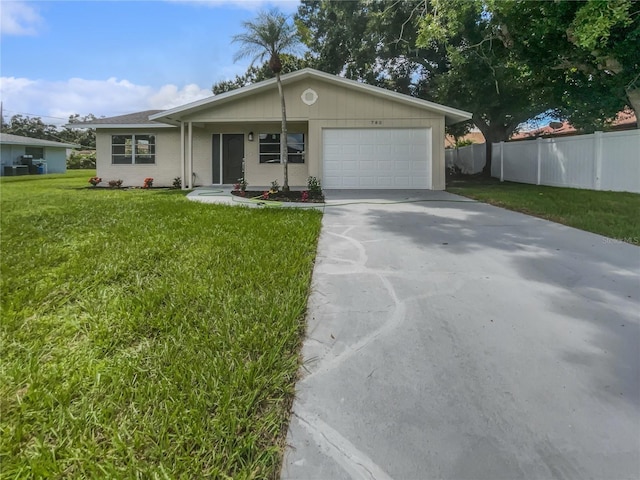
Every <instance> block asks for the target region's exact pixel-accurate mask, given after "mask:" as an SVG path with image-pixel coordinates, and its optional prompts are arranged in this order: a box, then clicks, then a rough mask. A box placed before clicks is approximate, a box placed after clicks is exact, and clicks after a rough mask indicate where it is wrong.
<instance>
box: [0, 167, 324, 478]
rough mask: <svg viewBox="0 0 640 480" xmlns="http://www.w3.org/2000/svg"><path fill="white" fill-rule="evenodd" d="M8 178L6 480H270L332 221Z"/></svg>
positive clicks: (76, 182)
mask: <svg viewBox="0 0 640 480" xmlns="http://www.w3.org/2000/svg"><path fill="white" fill-rule="evenodd" d="M94 174H95V172H93V171H74V172H71V173H69V174H66V175H48V176H40V177H16V178H3V179H2V181H1V184H0V187H1V195H2V198H1V202H2V204H1V206H2V218H1V233H2V241H1V254H2V279H1V282H2V283H1V286H2V303H1V306H2V312H1V313H2V323H1V328H0V340H1V342H2V348H1V353H0V355H1V357H0V358H1V362H2V363H1V365H0V408H1V412H2V418H1V419H0V428H1V432H0V433H1V439H0V442H1V443H0V455H1V457H0V464H1V469H2V470H1V471H2V476H3V477H5V478H62V477H64V478H277V476H278V473H279V469H280V464H281V455H282V452H283V447H284V439H285V435H286V428H287V422H288V416H289V411H290V405H291V401H292V397H293V391H294V382H295V378H296V372H297V367H298V359H299V357H298V352H299V346H300V342H301V337H302V334H303V331H304V322H303V320H304V313H305V306H306V299H307V295H308V290H309V284H310V278H311V271H312V265H313V261H314V257H315V252H316V244H317V237H318V234H319V231H320V220H321V214H320V213H318V212H315V211H300V210H295V209H286V210H284V209H283V210H274V209H263V210H256V209H242V208H237V207H225V206H215V205H205V204H199V203H195V202H190V201H188V200H187V199H186V198H185V197H184V194H183V193H182V192H180V191H169V190H108V189H91V188H86V186H87V185H88V184H87V179H88V178H89V177H90V176H92V175H94Z"/></svg>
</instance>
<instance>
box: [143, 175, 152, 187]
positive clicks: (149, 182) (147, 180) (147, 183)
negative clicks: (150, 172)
mask: <svg viewBox="0 0 640 480" xmlns="http://www.w3.org/2000/svg"><path fill="white" fill-rule="evenodd" d="M152 186H153V178H151V177H147V178H145V179H144V185H142V188H151V187H152Z"/></svg>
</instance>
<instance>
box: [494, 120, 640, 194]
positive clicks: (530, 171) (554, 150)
mask: <svg viewBox="0 0 640 480" xmlns="http://www.w3.org/2000/svg"><path fill="white" fill-rule="evenodd" d="M501 145H502V149H503V152H502V159H503V161H502V165H501V162H500V158H501ZM501 173H502V174H503V177H502V178H503V179H504V180H510V181H514V182H522V183H533V184H535V183H540V184H541V185H551V186H557V187H573V188H587V189H593V190H613V191H626V192H636V193H640V130H630V131H625V132H607V133H602V132H596V133H595V134H591V135H578V136H574V137H565V138H550V139H538V140H526V141H520V142H506V143H494V144H493V155H492V168H491V175H492V176H494V177H497V178H500V177H501Z"/></svg>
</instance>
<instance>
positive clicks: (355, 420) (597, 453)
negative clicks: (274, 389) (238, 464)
mask: <svg viewBox="0 0 640 480" xmlns="http://www.w3.org/2000/svg"><path fill="white" fill-rule="evenodd" d="M327 197H328V199H329V202H328V203H329V204H333V205H330V206H327V208H326V210H325V215H324V219H323V232H322V235H321V237H320V245H319V254H318V258H317V263H316V266H315V270H314V276H313V291H312V294H311V298H310V304H309V312H308V330H307V339H306V341H305V344H304V348H303V355H304V369H303V370H304V371H303V373H302V378H301V379H300V381H299V382H298V385H297V398H296V401H295V404H294V415H293V416H292V419H291V425H290V430H289V435H288V439H287V440H288V444H289V445H290V447H289V448H288V450H287V453H286V455H285V462H284V465H283V470H282V478H283V479H290V478H296V479H298V478H299V479H349V478H351V479H378V480H382V479H389V478H394V479H440V478H442V479H492V480H496V479H518V478H527V479H532V478H544V479H548V478H559V479H580V480H582V479H590V478H594V479H626V478H640V322H639V312H640V300H639V293H640V248H639V247H637V246H633V245H629V244H625V243H621V242H617V241H614V240H610V239H607V238H604V237H601V236H599V235H594V234H590V233H586V232H583V231H580V230H575V229H572V228H569V227H565V226H562V225H558V224H554V223H551V222H547V221H544V220H540V219H537V218H534V217H529V216H526V215H522V214H519V213H514V212H509V211H507V210H503V209H499V208H496V207H492V206H489V205H485V204H481V203H475V202H472V201H466V199H463V198H461V197H457V196H455V195H450V194H447V193H445V192H380V191H376V192H358V193H357V194H353V193H348V192H337V191H335V192H328V194H327ZM407 198H409V199H410V200H426V201H419V202H415V203H386V204H367V203H365V204H359V203H355V204H348V205H342V206H340V205H336V204H341V203H351V202H354V201H355V202H360V201H366V200H367V199H373V200H374V201H377V202H380V201H387V202H397V201H402V200H404V199H407Z"/></svg>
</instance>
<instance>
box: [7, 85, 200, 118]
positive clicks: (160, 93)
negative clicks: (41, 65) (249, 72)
mask: <svg viewBox="0 0 640 480" xmlns="http://www.w3.org/2000/svg"><path fill="white" fill-rule="evenodd" d="M210 95H211V91H210V90H208V89H203V88H200V87H199V86H198V85H196V84H189V85H185V86H183V87H181V88H180V87H178V86H176V85H172V84H168V85H163V86H161V87H160V88H154V87H150V86H148V85H136V84H134V83H131V82H130V81H128V80H125V79H122V80H118V79H117V78H109V79H107V80H87V79H83V78H71V79H69V80H66V81H59V82H52V81H47V80H32V79H28V78H16V77H1V78H0V98H2V101H3V102H4V109H5V118H6V119H8V118H9V117H10V116H12V115H15V114H16V113H22V114H31V115H38V116H42V117H43V121H44V122H45V123H55V124H63V123H65V120H66V119H67V118H68V117H69V115H71V114H73V113H79V114H80V115H87V114H89V113H93V114H94V115H96V116H98V117H101V116H105V117H111V116H114V115H122V114H125V113H131V112H136V111H141V110H149V109H166V108H172V107H176V106H178V105H183V104H186V103H189V102H194V101H196V100H200V99H202V98H205V97H208V96H210ZM54 117H57V118H54Z"/></svg>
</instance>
